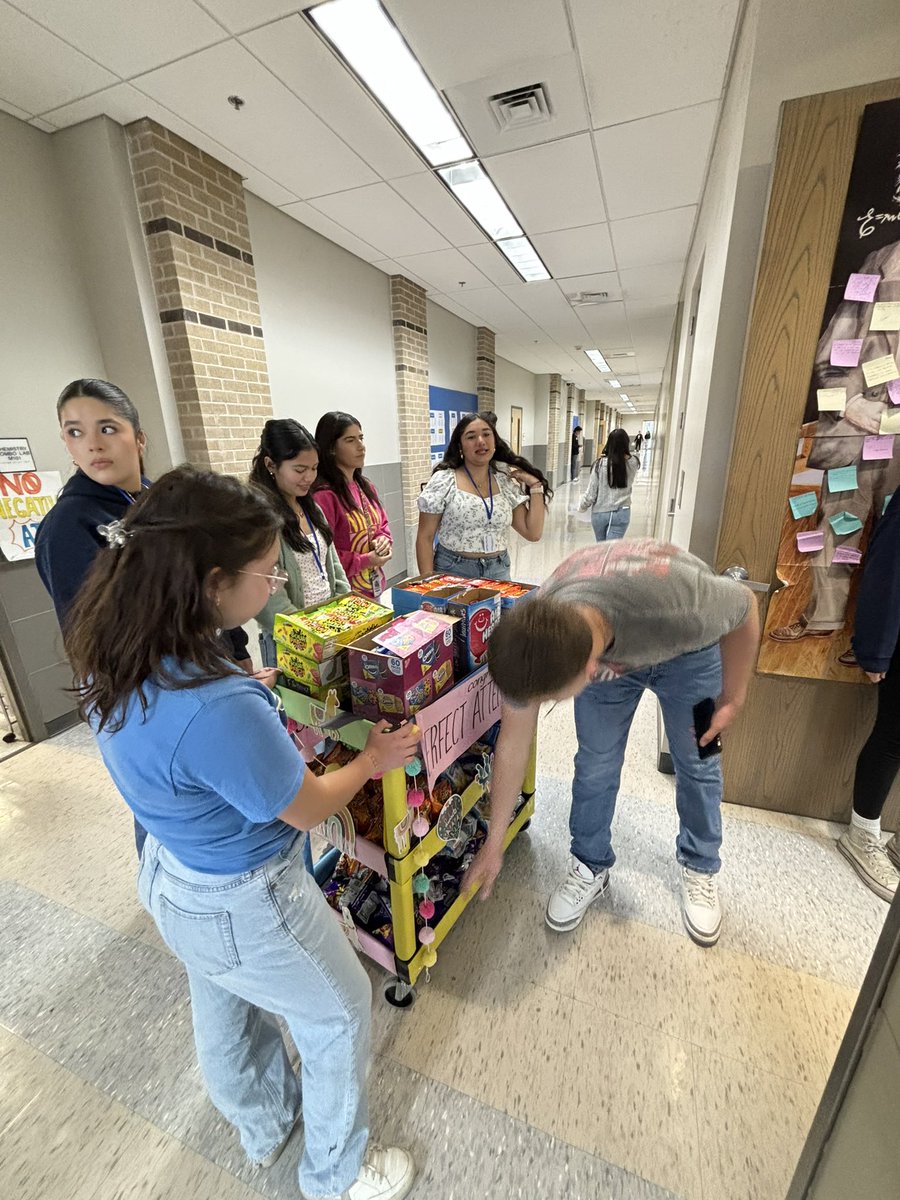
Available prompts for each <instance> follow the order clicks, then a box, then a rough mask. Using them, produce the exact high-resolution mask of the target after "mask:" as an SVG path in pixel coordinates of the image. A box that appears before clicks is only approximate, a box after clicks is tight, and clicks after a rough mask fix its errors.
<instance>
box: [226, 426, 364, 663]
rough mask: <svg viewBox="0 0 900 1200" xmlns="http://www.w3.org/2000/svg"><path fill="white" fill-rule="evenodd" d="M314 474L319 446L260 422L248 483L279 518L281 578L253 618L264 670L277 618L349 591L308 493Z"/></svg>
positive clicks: (295, 429)
mask: <svg viewBox="0 0 900 1200" xmlns="http://www.w3.org/2000/svg"><path fill="white" fill-rule="evenodd" d="M318 470H319V447H318V446H317V445H316V443H315V440H314V439H313V436H312V434H311V433H310V432H309V430H308V429H304V427H303V426H302V425H300V424H299V423H298V422H297V421H291V420H286V421H266V424H265V428H264V429H263V431H262V437H261V438H260V443H259V450H257V452H256V457H255V458H254V459H253V466H252V468H251V470H250V482H251V483H252V484H255V486H256V487H258V488H260V489H262V490H263V491H264V492H266V494H267V495H268V496H269V498H270V500H271V501H272V503H273V504H274V506H275V508H276V509H277V510H278V512H279V513H280V514H281V516H282V517H284V531H283V532H282V534H281V553H280V554H279V557H278V565H279V567H281V568H282V570H283V572H284V574H286V575H287V581H286V582H285V585H284V587H283V588H279V590H278V591H277V592H276V593H275V595H274V596H272V597H271V598H270V600H269V602H268V604H266V606H265V608H264V609H263V610H262V612H261V613H260V614H259V616H258V617H257V618H256V620H257V622H258V624H259V630H260V632H259V648H260V653H261V655H262V660H263V663H264V665H265V666H267V667H274V666H275V639H274V637H273V636H272V630H273V628H274V625H275V616H276V614H277V613H290V612H295V611H296V610H297V609H298V608H308V607H309V606H310V605H312V604H320V603H324V601H326V600H328V599H329V597H331V596H342V595H344V593H346V592H349V591H350V584H349V583H348V582H347V576H346V575H345V574H344V568H343V567H342V566H341V563H340V559H339V558H338V556H337V552H336V551H335V548H334V537H333V535H332V532H331V530H330V529H329V527H328V522H327V521H326V520H325V517H324V515H323V513H322V510H321V509H320V508H319V506H318V504H316V502H315V501H314V500H313V498H312V496H310V494H309V491H310V488H311V487H312V485H313V484H314V483H315V481H316V474H317V473H318Z"/></svg>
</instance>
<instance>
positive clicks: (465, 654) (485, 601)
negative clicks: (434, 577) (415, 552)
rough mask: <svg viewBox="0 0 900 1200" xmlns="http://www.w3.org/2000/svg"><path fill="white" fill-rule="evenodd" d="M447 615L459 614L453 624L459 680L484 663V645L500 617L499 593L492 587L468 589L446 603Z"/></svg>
mask: <svg viewBox="0 0 900 1200" xmlns="http://www.w3.org/2000/svg"><path fill="white" fill-rule="evenodd" d="M447 615H448V616H450V617H459V624H458V625H457V626H456V631H455V639H456V658H455V661H456V674H457V676H458V677H459V678H460V679H461V678H462V677H463V676H464V675H468V673H469V672H470V671H474V670H475V669H476V667H480V666H483V665H484V663H485V662H487V644H488V640H489V639H490V636H491V634H492V633H493V632H494V626H495V625H496V624H497V622H498V620H499V619H500V593H499V592H497V591H495V590H494V589H493V588H486V587H484V588H470V589H469V590H468V591H466V592H460V594H459V595H458V596H455V597H454V598H453V599H452V600H451V601H450V602H449V603H448V605H447Z"/></svg>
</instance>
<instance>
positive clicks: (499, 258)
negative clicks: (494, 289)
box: [462, 242, 521, 284]
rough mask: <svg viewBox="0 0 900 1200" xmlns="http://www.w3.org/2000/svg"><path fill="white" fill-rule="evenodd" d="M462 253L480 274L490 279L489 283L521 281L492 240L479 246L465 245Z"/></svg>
mask: <svg viewBox="0 0 900 1200" xmlns="http://www.w3.org/2000/svg"><path fill="white" fill-rule="evenodd" d="M462 253H463V254H464V255H465V256H466V258H467V259H468V260H469V262H471V263H474V264H475V266H476V267H477V268H478V269H479V271H481V273H482V275H486V276H487V277H488V279H490V281H491V283H495V284H504V283H520V282H521V280H520V278H519V276H518V275H517V274H516V272H515V271H514V270H513V269H512V267H511V266H510V265H509V263H508V262H507V260H506V258H505V257H504V255H503V254H501V253H500V251H499V250H498V249H497V247H496V246H495V245H494V243H493V242H483V243H482V244H481V245H480V246H465V247H463V250H462Z"/></svg>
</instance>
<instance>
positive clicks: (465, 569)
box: [434, 545, 509, 583]
mask: <svg viewBox="0 0 900 1200" xmlns="http://www.w3.org/2000/svg"><path fill="white" fill-rule="evenodd" d="M434 569H435V571H446V572H448V573H449V574H452V575H461V576H462V578H463V579H498V580H500V582H501V583H502V582H504V581H507V580H509V551H508V550H504V551H503V553H502V554H485V555H484V556H483V557H482V558H463V556H462V555H461V554H454V553H453V551H452V550H447V549H445V548H444V547H443V546H441V545H439V546H438V547H437V549H436V550H435V552H434Z"/></svg>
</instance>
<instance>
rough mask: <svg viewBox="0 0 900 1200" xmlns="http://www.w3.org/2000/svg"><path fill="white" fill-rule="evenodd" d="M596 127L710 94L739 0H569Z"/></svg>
mask: <svg viewBox="0 0 900 1200" xmlns="http://www.w3.org/2000/svg"><path fill="white" fill-rule="evenodd" d="M571 7H572V19H573V23H574V26H575V34H576V38H577V41H578V49H579V51H580V53H581V61H582V63H583V65H584V78H585V83H586V85H587V92H588V103H589V104H590V110H591V120H592V124H593V126H594V128H595V129H600V128H602V127H603V126H606V125H616V124H619V123H620V122H622V121H633V120H635V119H636V118H638V117H646V116H650V115H651V114H652V113H658V112H665V111H667V110H668V109H673V108H684V107H686V106H688V105H691V104H699V103H701V102H702V101H704V100H714V99H717V98H718V97H719V96H720V95H721V93H722V90H723V86H724V80H725V70H726V67H727V65H728V56H729V52H730V49H731V40H732V36H733V34H734V28H735V21H736V19H737V14H738V10H739V8H740V4H739V0H693V2H692V3H691V4H682V3H679V2H678V0H641V3H640V4H631V5H628V4H614V5H610V4H597V0H571Z"/></svg>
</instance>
